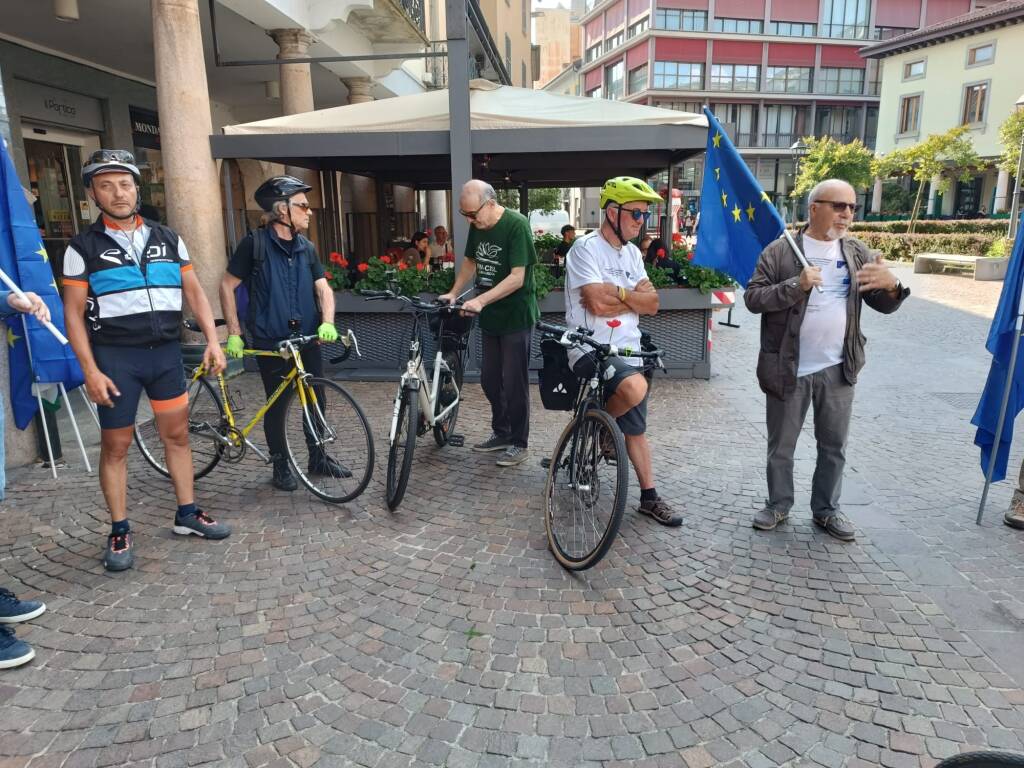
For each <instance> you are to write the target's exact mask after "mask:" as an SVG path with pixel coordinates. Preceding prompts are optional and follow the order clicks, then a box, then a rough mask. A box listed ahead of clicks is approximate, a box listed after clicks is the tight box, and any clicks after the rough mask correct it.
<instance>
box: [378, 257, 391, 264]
mask: <svg viewBox="0 0 1024 768" xmlns="http://www.w3.org/2000/svg"><path fill="white" fill-rule="evenodd" d="M380 260H381V263H382V264H390V263H391V257H390V256H381V257H380Z"/></svg>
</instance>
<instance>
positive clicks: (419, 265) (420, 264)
mask: <svg viewBox="0 0 1024 768" xmlns="http://www.w3.org/2000/svg"><path fill="white" fill-rule="evenodd" d="M426 268H427V265H426V264H424V263H423V262H422V261H418V262H416V269H417V271H419V272H422V271H423V270H424V269H426Z"/></svg>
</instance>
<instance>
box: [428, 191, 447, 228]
mask: <svg viewBox="0 0 1024 768" xmlns="http://www.w3.org/2000/svg"><path fill="white" fill-rule="evenodd" d="M438 225H440V226H443V227H444V228H445V229H448V193H447V192H445V191H444V190H443V189H432V190H430V191H429V192H427V226H428V227H430V231H431V232H433V231H434V227H436V226H438Z"/></svg>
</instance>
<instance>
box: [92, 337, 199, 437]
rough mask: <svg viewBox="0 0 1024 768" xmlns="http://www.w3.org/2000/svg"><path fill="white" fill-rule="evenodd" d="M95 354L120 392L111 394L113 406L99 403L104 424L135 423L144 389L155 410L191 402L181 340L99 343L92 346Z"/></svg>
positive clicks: (98, 407) (116, 427)
mask: <svg viewBox="0 0 1024 768" xmlns="http://www.w3.org/2000/svg"><path fill="white" fill-rule="evenodd" d="M92 355H93V358H94V359H95V360H96V365H97V366H98V367H99V369H100V371H101V372H102V373H103V374H104V375H105V376H107V377H108V378H109V379H110V380H111V381H113V382H114V386H115V387H117V391H118V392H120V393H121V394H120V395H119V396H117V397H111V400H113V402H114V406H113V407H112V408H111V407H108V406H104V405H100V406H97V411H98V413H99V419H100V427H101V428H103V429H121V428H122V427H130V426H133V425H134V424H135V414H136V412H137V411H138V409H139V398H140V397H141V396H142V390H146V396H147V397H149V403H150V406H151V407H152V408H153V412H154V413H162V412H164V411H173V410H176V409H178V408H181V407H183V406H185V405H187V404H188V394H187V393H186V391H185V369H184V367H183V366H182V362H181V343H180V342H177V341H169V342H167V343H166V344H157V345H155V346H152V347H121V346H104V345H97V346H94V347H93V348H92Z"/></svg>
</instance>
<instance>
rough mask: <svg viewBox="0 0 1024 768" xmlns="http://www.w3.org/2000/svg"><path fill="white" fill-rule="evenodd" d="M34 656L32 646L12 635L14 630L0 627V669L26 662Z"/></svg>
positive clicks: (18, 665)
mask: <svg viewBox="0 0 1024 768" xmlns="http://www.w3.org/2000/svg"><path fill="white" fill-rule="evenodd" d="M35 656H36V652H35V651H34V650H32V646H31V645H29V644H28V643H26V642H25V641H24V640H19V639H18V638H17V637H15V636H14V631H13V630H11V629H8V628H7V627H0V669H11V668H13V667H20V666H21V665H22V664H28V662H30V661H32V659H34V658H35Z"/></svg>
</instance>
